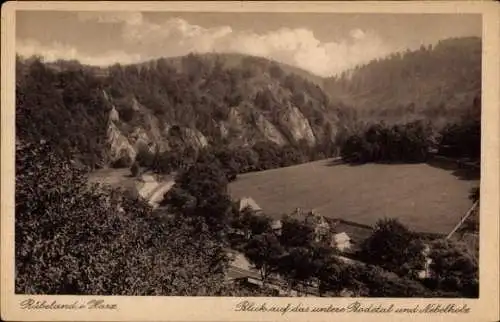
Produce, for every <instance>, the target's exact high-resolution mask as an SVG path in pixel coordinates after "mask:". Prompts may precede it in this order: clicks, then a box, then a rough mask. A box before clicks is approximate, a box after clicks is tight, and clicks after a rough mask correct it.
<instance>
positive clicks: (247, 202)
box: [239, 197, 262, 211]
mask: <svg viewBox="0 0 500 322" xmlns="http://www.w3.org/2000/svg"><path fill="white" fill-rule="evenodd" d="M239 208H240V211H242V210H243V209H245V208H250V210H253V211H262V208H261V207H260V206H259V205H258V204H257V203H256V202H255V200H253V199H252V198H250V197H245V198H241V200H240V207H239Z"/></svg>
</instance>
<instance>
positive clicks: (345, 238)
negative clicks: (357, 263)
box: [333, 232, 351, 242]
mask: <svg viewBox="0 0 500 322" xmlns="http://www.w3.org/2000/svg"><path fill="white" fill-rule="evenodd" d="M333 238H335V241H336V242H345V241H349V240H351V237H349V235H347V234H346V233H345V232H341V233H338V234H335V235H334V236H333Z"/></svg>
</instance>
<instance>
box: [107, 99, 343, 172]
mask: <svg viewBox="0 0 500 322" xmlns="http://www.w3.org/2000/svg"><path fill="white" fill-rule="evenodd" d="M105 95H106V97H107V98H109V95H108V94H106V93H105ZM109 99H110V102H111V103H112V99H111V98H109ZM130 104H131V105H132V106H134V108H133V109H134V111H135V113H136V118H137V119H136V120H134V121H130V122H125V121H124V120H123V119H121V118H120V112H119V111H118V110H117V109H116V108H115V106H113V105H112V108H111V110H110V112H109V120H108V131H107V133H108V143H109V153H108V155H109V161H110V163H113V162H116V161H117V160H119V159H121V158H124V157H126V158H129V159H130V160H134V158H135V156H136V155H137V152H138V151H139V150H141V149H146V150H149V151H150V152H152V153H154V152H155V151H156V150H157V149H158V150H159V151H168V150H170V149H172V147H173V146H176V145H179V144H181V145H183V146H191V147H193V148H195V149H196V150H199V149H201V148H205V147H207V146H208V145H209V144H210V143H209V138H208V137H207V136H205V135H204V134H203V133H202V131H201V130H200V129H197V128H193V127H186V126H179V125H172V124H169V123H168V122H164V121H161V120H160V119H159V118H158V117H157V116H155V115H154V114H153V113H152V112H151V111H149V110H148V109H147V108H146V107H144V106H142V105H140V104H139V103H138V102H137V100H136V99H135V98H133V99H132V102H131V103H130ZM279 113H280V119H279V123H277V124H273V122H271V121H270V120H269V118H268V117H267V116H266V115H265V114H264V113H260V112H259V111H256V110H255V109H254V106H252V105H251V104H243V105H242V106H237V107H233V108H231V110H230V111H229V114H228V117H227V120H226V121H220V122H218V123H216V127H218V130H219V131H220V137H221V138H223V139H225V140H226V141H229V142H231V144H233V145H236V146H243V145H253V144H255V143H256V142H258V141H271V142H273V143H275V144H277V145H280V146H283V145H286V144H288V143H290V140H293V141H295V142H299V141H301V140H303V141H305V142H307V144H308V145H310V146H313V145H314V144H316V143H317V142H318V141H319V140H321V139H323V138H324V137H325V134H327V133H326V132H325V131H324V129H323V128H318V127H315V128H314V130H313V127H312V126H311V124H310V122H309V121H308V120H307V118H306V117H305V116H304V114H303V113H302V112H301V111H300V110H299V109H298V108H297V107H296V106H293V105H290V104H289V105H288V106H286V107H285V108H282V109H281V110H280V111H279ZM315 133H316V134H315ZM328 134H329V136H331V139H332V140H333V138H334V133H328Z"/></svg>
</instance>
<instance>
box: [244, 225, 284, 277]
mask: <svg viewBox="0 0 500 322" xmlns="http://www.w3.org/2000/svg"><path fill="white" fill-rule="evenodd" d="M283 251H284V250H283V247H282V246H281V244H280V243H279V240H278V239H277V238H276V235H274V234H273V233H263V234H260V235H255V236H253V237H252V238H251V239H250V240H249V242H248V243H247V245H246V246H245V249H244V253H245V256H246V257H247V258H248V259H249V260H250V262H251V263H252V264H253V265H255V268H257V269H258V270H259V272H260V276H261V279H262V283H263V284H264V285H265V284H266V282H267V280H268V278H269V276H270V275H271V274H272V273H274V272H276V271H277V267H278V264H279V260H280V258H281V256H282V255H283Z"/></svg>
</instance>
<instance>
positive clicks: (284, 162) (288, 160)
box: [119, 141, 337, 181]
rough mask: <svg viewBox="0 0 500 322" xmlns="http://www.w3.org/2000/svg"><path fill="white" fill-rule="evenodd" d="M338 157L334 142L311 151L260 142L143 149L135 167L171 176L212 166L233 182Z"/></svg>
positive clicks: (304, 147) (305, 147) (300, 146)
mask: <svg viewBox="0 0 500 322" xmlns="http://www.w3.org/2000/svg"><path fill="white" fill-rule="evenodd" d="M336 154H337V148H336V147H335V144H334V143H333V142H326V143H325V144H321V145H319V144H318V145H315V146H312V147H311V146H309V145H308V144H307V143H306V142H304V141H300V142H299V143H298V144H294V145H291V144H287V145H284V146H280V145H278V144H275V143H273V142H270V141H260V142H257V143H256V144H255V145H253V146H251V147H250V146H247V147H230V146H228V145H216V146H208V147H206V148H203V149H200V150H196V149H194V148H192V147H190V146H187V147H180V148H177V149H172V150H169V151H163V152H160V151H154V152H152V151H150V150H148V149H142V150H139V152H138V154H137V156H136V159H135V162H134V164H133V165H132V166H133V167H134V168H137V167H144V168H147V169H150V170H152V171H153V172H156V173H159V174H166V173H167V174H168V173H171V172H176V171H182V170H185V169H187V168H189V167H190V166H192V165H193V164H196V163H206V162H213V163H215V164H217V165H218V166H219V167H220V168H221V169H223V170H224V171H225V173H226V175H227V178H228V179H229V180H230V181H233V180H235V179H236V176H237V175H238V174H242V173H247V172H253V171H263V170H269V169H275V168H281V167H288V166H292V165H297V164H301V163H305V162H310V161H315V160H321V159H325V158H328V157H332V156H335V155H336ZM119 166H122V164H119Z"/></svg>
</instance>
